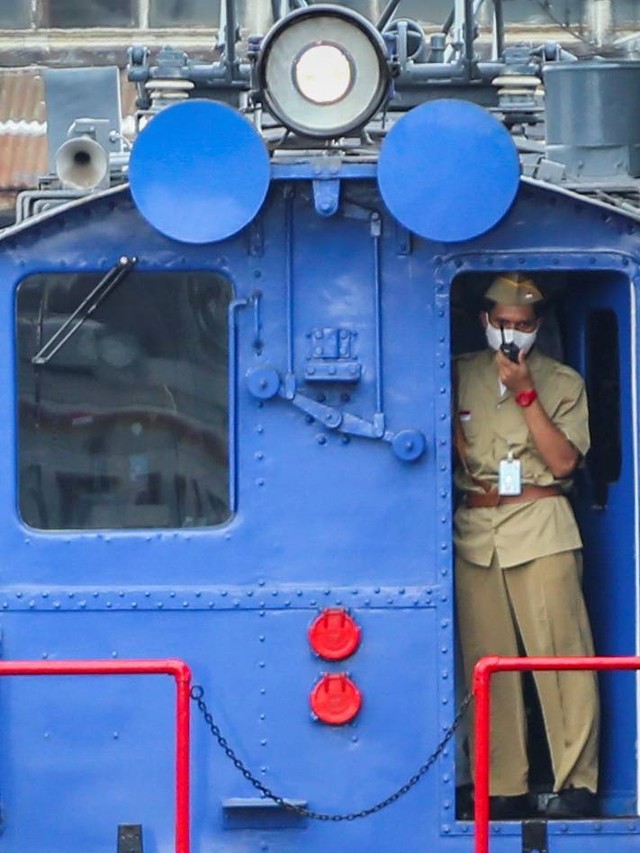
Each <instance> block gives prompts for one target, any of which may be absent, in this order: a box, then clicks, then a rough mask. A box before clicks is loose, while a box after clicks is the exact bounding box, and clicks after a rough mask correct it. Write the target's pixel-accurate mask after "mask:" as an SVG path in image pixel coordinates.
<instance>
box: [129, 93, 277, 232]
mask: <svg viewBox="0 0 640 853" xmlns="http://www.w3.org/2000/svg"><path fill="white" fill-rule="evenodd" d="M269 179H270V166H269V155H268V153H267V149H266V148H265V145H264V142H263V141H262V138H261V137H260V135H259V133H258V132H257V130H256V129H255V128H254V127H253V125H251V124H250V123H249V122H248V121H247V120H246V119H245V118H244V117H243V116H242V115H240V114H239V113H238V112H236V111H235V110H233V109H231V107H228V106H226V105H225V104H219V103H217V102H215V101H200V100H193V101H184V102H182V103H180V104H175V105H174V106H172V107H168V108H166V109H164V110H162V111H161V112H160V113H158V115H156V116H155V117H154V118H153V119H152V120H151V121H150V122H149V124H148V125H147V126H146V127H145V128H144V130H143V131H142V132H141V133H140V135H139V136H138V138H137V139H136V142H135V144H134V146H133V151H132V152H131V161H130V163H129V182H130V186H131V194H132V196H133V200H134V201H135V203H136V205H137V207H138V210H139V211H140V213H141V214H142V215H143V216H144V218H145V219H146V220H147V221H148V222H149V223H150V224H151V225H153V227H154V228H157V229H158V231H161V232H162V233H163V234H166V235H167V237H172V238H173V239H174V240H180V241H181V242H183V243H211V242H214V241H216V240H224V239H225V238H226V237H230V236H231V235H232V234H235V233H236V232H238V231H240V230H241V229H242V228H244V227H245V225H248V224H249V222H251V220H252V219H253V218H254V217H255V215H256V214H257V213H258V211H259V210H260V208H261V207H262V203H263V202H264V199H265V196H266V194H267V190H268V188H269Z"/></svg>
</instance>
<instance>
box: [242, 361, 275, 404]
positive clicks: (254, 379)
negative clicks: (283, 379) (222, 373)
mask: <svg viewBox="0 0 640 853" xmlns="http://www.w3.org/2000/svg"><path fill="white" fill-rule="evenodd" d="M246 380H247V388H248V389H249V391H250V392H251V394H253V396H254V397H257V398H258V400H270V399H271V398H272V397H275V395H276V394H277V393H278V391H279V390H280V376H279V375H278V371H277V370H276V369H275V368H274V367H254V368H252V369H251V370H248V371H247V375H246Z"/></svg>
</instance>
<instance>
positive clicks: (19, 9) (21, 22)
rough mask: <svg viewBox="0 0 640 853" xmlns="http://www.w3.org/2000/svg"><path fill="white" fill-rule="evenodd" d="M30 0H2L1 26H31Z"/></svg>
mask: <svg viewBox="0 0 640 853" xmlns="http://www.w3.org/2000/svg"><path fill="white" fill-rule="evenodd" d="M29 6H30V2H29V0H2V3H0V27H9V28H12V29H13V28H19V27H28V26H29Z"/></svg>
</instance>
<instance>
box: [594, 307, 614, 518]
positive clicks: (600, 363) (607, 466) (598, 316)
mask: <svg viewBox="0 0 640 853" xmlns="http://www.w3.org/2000/svg"><path fill="white" fill-rule="evenodd" d="M619 350H620V347H619V342H618V318H617V317H616V315H615V312H614V311H611V310H610V309H605V310H599V311H594V312H593V313H591V314H590V315H589V317H588V320H587V348H586V352H587V380H586V384H587V395H588V397H589V429H590V431H591V450H590V451H589V454H588V455H587V467H588V470H589V474H590V475H591V480H592V481H593V486H594V490H595V495H594V498H595V503H596V505H597V506H606V504H607V498H608V487H609V483H614V482H615V481H616V480H617V479H618V478H619V477H620V470H621V468H622V448H621V441H620V354H619Z"/></svg>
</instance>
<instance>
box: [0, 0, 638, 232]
mask: <svg viewBox="0 0 640 853" xmlns="http://www.w3.org/2000/svg"><path fill="white" fill-rule="evenodd" d="M342 5H345V6H349V7H350V8H353V9H356V10H357V11H359V12H362V13H363V14H365V15H366V16H367V17H369V18H370V19H372V20H375V19H376V18H377V16H378V15H379V14H380V13H381V11H382V9H383V8H384V7H385V5H386V2H385V0H347V2H344V3H343V4H342ZM222 6H224V3H222ZM236 6H237V8H238V10H239V20H240V22H241V25H242V31H243V35H248V34H250V33H255V32H264V31H265V30H266V29H267V28H268V27H269V25H270V24H271V23H272V21H273V20H274V15H277V14H278V12H279V11H280V8H281V7H283V8H285V9H286V8H288V6H289V3H288V2H287V0H239V2H237V3H236ZM451 7H452V3H451V2H450V0H404V2H402V3H401V4H400V7H399V9H398V12H397V15H398V16H400V17H409V18H413V19H415V20H419V21H420V22H421V23H422V24H423V25H424V27H425V30H426V31H428V32H429V31H431V32H435V31H437V30H438V29H440V28H441V27H442V24H443V22H444V21H445V20H446V18H447V16H448V15H449V13H450V11H451ZM223 11H224V10H223ZM220 14H221V3H220V0H2V3H0V224H2V223H3V222H4V223H6V222H7V221H10V220H11V217H12V215H13V205H14V199H15V195H16V193H17V192H19V191H20V190H22V189H25V188H28V187H33V186H35V184H36V182H37V178H38V176H39V175H41V174H42V173H43V172H44V171H45V169H46V160H47V154H46V108H45V104H44V91H43V84H42V75H41V73H40V70H41V69H42V68H43V67H74V66H75V67H78V66H87V65H117V66H118V67H119V68H121V69H124V67H125V65H126V62H127V48H128V47H129V46H130V45H131V44H133V43H142V44H144V45H146V46H147V47H149V48H150V49H151V50H152V51H154V49H157V48H159V47H161V46H163V45H166V44H171V45H173V46H175V47H179V48H181V49H183V50H185V51H187V52H188V53H189V55H190V56H191V57H192V58H198V57H200V58H203V59H211V57H212V51H213V49H214V47H215V43H216V34H217V31H218V27H219V24H220ZM504 15H505V21H506V23H507V42H518V41H528V42H533V43H540V42H543V41H547V40H551V41H557V42H561V43H562V44H563V46H564V47H566V48H568V49H569V50H571V51H572V52H574V53H576V54H578V55H580V56H592V55H597V54H599V55H605V56H616V57H620V58H624V57H629V58H634V57H635V56H636V55H637V54H636V51H640V0H504ZM490 16H491V4H490V2H489V0H486V2H485V4H484V7H482V6H481V8H480V9H479V11H478V21H479V25H480V37H479V39H478V42H477V45H478V50H479V51H482V49H483V45H484V46H486V45H487V41H488V32H489V21H490ZM121 76H122V109H123V118H124V119H125V124H124V127H125V131H126V129H127V127H130V126H131V124H132V122H130V121H129V122H127V121H126V119H127V117H128V116H132V114H133V112H134V110H135V92H134V89H133V86H132V85H131V84H129V83H128V82H127V80H126V75H125V74H124V73H123V74H122V75H121Z"/></svg>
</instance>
